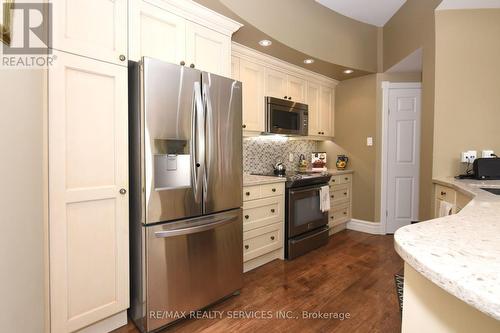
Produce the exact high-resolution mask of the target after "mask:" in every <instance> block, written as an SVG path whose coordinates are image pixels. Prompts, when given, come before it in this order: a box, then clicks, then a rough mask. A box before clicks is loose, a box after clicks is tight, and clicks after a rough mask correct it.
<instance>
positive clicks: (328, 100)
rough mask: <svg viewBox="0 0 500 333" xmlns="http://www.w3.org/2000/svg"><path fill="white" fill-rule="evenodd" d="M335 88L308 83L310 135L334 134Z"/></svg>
mask: <svg viewBox="0 0 500 333" xmlns="http://www.w3.org/2000/svg"><path fill="white" fill-rule="evenodd" d="M333 103H334V90H333V88H331V87H328V86H325V85H321V84H319V83H315V82H308V83H307V104H308V105H309V135H311V136H326V137H331V136H333V119H334V104H333Z"/></svg>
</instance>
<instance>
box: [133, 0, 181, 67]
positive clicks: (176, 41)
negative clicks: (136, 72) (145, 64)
mask: <svg viewBox="0 0 500 333" xmlns="http://www.w3.org/2000/svg"><path fill="white" fill-rule="evenodd" d="M129 45H130V59H131V60H133V61H139V60H140V58H141V57H143V56H144V57H151V58H155V59H158V60H163V61H166V62H171V63H175V64H179V63H180V62H181V61H186V21H185V20H184V19H183V18H182V17H180V16H177V15H174V14H172V13H169V12H167V11H165V10H163V9H161V8H158V7H156V6H153V5H151V4H148V3H146V2H144V1H141V0H132V1H130V43H129Z"/></svg>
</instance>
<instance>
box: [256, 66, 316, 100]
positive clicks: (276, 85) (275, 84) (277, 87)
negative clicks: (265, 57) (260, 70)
mask: <svg viewBox="0 0 500 333" xmlns="http://www.w3.org/2000/svg"><path fill="white" fill-rule="evenodd" d="M266 96H271V97H276V98H282V99H288V100H291V101H294V102H300V103H305V101H306V81H305V80H303V79H301V78H299V77H297V76H294V75H288V74H286V73H285V72H281V71H279V70H274V69H271V68H266Z"/></svg>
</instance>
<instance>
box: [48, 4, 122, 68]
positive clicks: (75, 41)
mask: <svg viewBox="0 0 500 333" xmlns="http://www.w3.org/2000/svg"><path fill="white" fill-rule="evenodd" d="M51 2H52V4H53V6H52V10H53V14H52V17H53V31H52V33H53V41H52V47H53V48H54V49H56V50H61V51H66V52H70V53H74V54H79V55H83V56H86V57H90V58H94V59H98V60H103V61H108V62H112V63H116V64H119V65H122V66H127V58H126V56H127V29H128V26H127V16H128V15H127V0H113V1H110V0H58V1H54V0H52V1H51Z"/></svg>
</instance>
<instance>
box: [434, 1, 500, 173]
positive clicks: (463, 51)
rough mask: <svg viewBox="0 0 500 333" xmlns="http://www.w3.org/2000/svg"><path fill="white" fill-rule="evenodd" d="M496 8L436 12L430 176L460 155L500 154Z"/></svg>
mask: <svg viewBox="0 0 500 333" xmlns="http://www.w3.org/2000/svg"><path fill="white" fill-rule="evenodd" d="M499 127H500V9H481V10H447V11H437V12H436V100H435V118H434V163H433V175H434V176H454V175H457V174H459V173H462V172H463V171H464V166H463V165H462V164H461V163H460V162H459V158H460V152H462V151H464V150H471V149H473V150H478V153H480V152H479V151H480V150H482V149H494V150H495V151H496V152H497V153H500V128H499Z"/></svg>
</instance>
